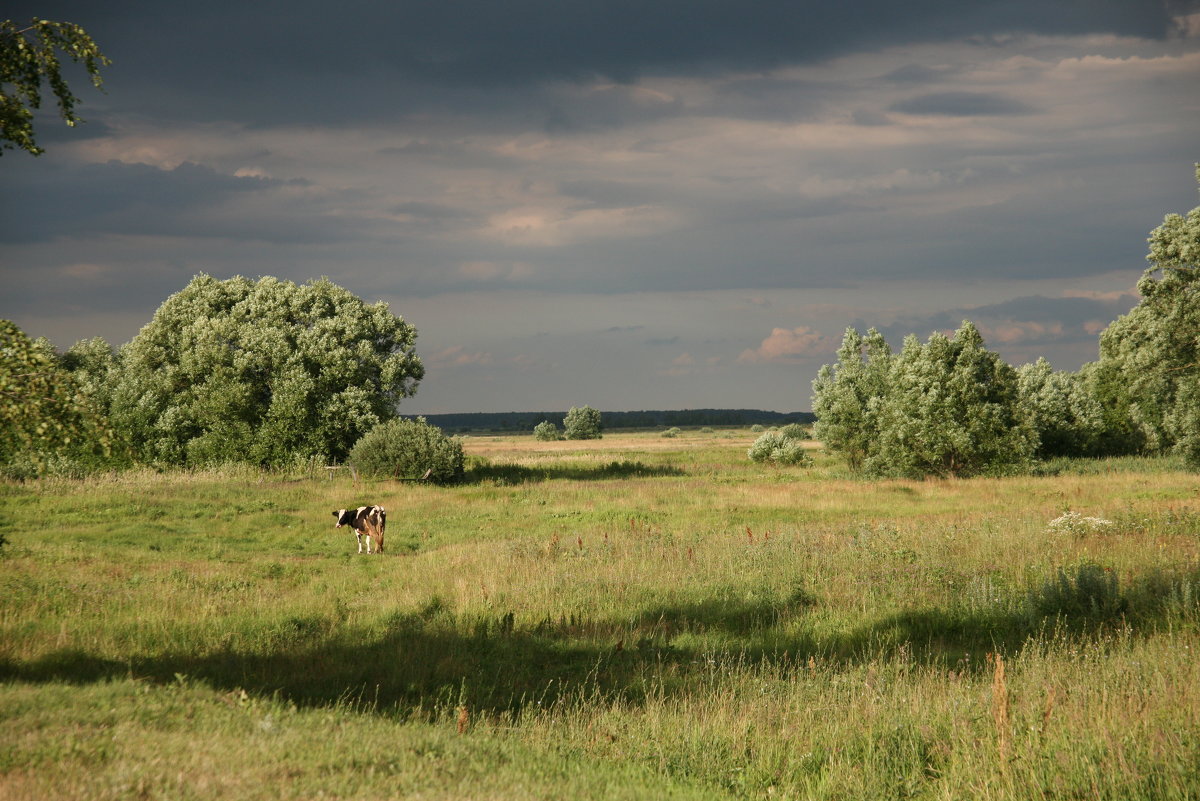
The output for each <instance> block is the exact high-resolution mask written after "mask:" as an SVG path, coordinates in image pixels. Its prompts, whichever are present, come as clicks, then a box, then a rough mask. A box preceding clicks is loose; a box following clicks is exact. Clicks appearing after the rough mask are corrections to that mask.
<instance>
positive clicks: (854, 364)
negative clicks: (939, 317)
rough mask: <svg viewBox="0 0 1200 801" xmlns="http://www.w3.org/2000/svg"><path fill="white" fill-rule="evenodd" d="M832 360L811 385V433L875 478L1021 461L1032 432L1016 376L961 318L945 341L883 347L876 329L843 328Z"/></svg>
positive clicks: (936, 337)
mask: <svg viewBox="0 0 1200 801" xmlns="http://www.w3.org/2000/svg"><path fill="white" fill-rule="evenodd" d="M838 359H839V361H838V364H837V365H836V366H835V367H830V366H828V365H827V366H825V367H823V368H822V369H821V372H820V374H819V375H818V377H817V380H816V381H815V382H813V393H814V394H813V410H814V411H815V412H816V414H817V424H816V430H815V434H816V437H817V439H820V440H821V441H822V442H823V443H824V445H825V447H826V448H828V449H829V450H830V451H833V452H834V453H838V454H840V455H841V456H843V457H844V458H845V459H846V461H847V463H848V464H849V465H850V467H851V468H852V469H855V470H862V471H863V472H865V473H867V474H870V475H876V476H913V477H916V476H927V475H939V476H972V475H979V474H986V473H1001V472H1006V471H1009V470H1012V469H1016V468H1019V467H1022V466H1024V465H1026V464H1027V463H1028V462H1029V460H1030V459H1031V458H1032V455H1033V451H1034V447H1035V445H1036V441H1037V436H1036V433H1035V432H1034V431H1033V428H1032V426H1031V425H1030V423H1029V421H1028V420H1027V419H1026V418H1025V417H1024V416H1023V415H1022V414H1021V412H1020V405H1019V395H1018V385H1017V372H1016V370H1014V369H1013V368H1012V367H1010V366H1009V365H1008V364H1006V363H1005V362H1003V361H1002V360H1001V359H1000V357H999V355H998V354H996V353H993V352H991V351H989V350H987V349H986V348H985V347H984V343H983V337H982V336H981V335H980V333H979V330H978V329H977V328H976V327H975V326H974V325H973V324H971V323H970V322H969V321H964V322H963V324H962V327H961V328H959V330H958V331H956V332H955V334H954V336H953V337H947V336H945V335H944V334H941V333H935V334H933V335H932V336H930V338H929V341H928V342H927V343H925V344H921V342H920V341H919V340H918V339H917V338H916V337H915V336H912V335H910V336H908V337H907V338H906V339H905V340H904V347H903V349H902V350H901V351H900V352H899V353H897V354H893V353H891V351H890V349H889V348H888V346H887V343H886V342H885V341H884V340H883V337H882V336H881V335H880V334H879V332H878V331H875V330H871V331H870V332H868V334H867V336H866V337H865V338H864V337H861V336H859V334H858V332H856V331H855V330H854V329H849V330H847V332H846V337H845V339H844V340H843V341H842V347H841V349H839V351H838Z"/></svg>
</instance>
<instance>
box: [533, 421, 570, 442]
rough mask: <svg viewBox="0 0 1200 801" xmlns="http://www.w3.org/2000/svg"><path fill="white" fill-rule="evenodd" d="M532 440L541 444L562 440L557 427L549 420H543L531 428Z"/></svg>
mask: <svg viewBox="0 0 1200 801" xmlns="http://www.w3.org/2000/svg"><path fill="white" fill-rule="evenodd" d="M533 438H534V439H538V440H542V441H543V442H554V441H556V440H560V439H562V438H563V436H562V433H561V432H560V431H559V430H558V426H556V425H554V423H551V422H550V421H549V420H543V421H542V422H540V423H538V424H537V425H536V426H534V427H533Z"/></svg>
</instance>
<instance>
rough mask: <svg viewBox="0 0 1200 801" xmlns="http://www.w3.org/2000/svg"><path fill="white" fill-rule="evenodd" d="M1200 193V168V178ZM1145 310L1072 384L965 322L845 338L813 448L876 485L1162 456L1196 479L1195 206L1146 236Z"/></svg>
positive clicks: (1199, 454) (1199, 237) (1110, 337)
mask: <svg viewBox="0 0 1200 801" xmlns="http://www.w3.org/2000/svg"><path fill="white" fill-rule="evenodd" d="M1196 178H1197V181H1198V182H1200V165H1197V168H1196ZM1149 243H1150V252H1149V254H1148V256H1147V260H1148V261H1149V263H1150V266H1149V267H1148V268H1147V269H1146V270H1145V272H1144V273H1143V275H1142V277H1141V280H1140V281H1139V282H1138V285H1137V289H1138V293H1139V295H1140V296H1141V299H1140V301H1139V302H1138V304H1137V306H1135V307H1134V308H1133V309H1132V310H1131V311H1130V312H1129V313H1128V314H1125V315H1123V316H1121V317H1120V318H1118V319H1117V320H1116V321H1115V322H1113V323H1112V324H1111V325H1109V326H1108V328H1106V329H1105V330H1104V331H1103V332H1102V333H1101V335H1100V341H1099V346H1100V347H1099V351H1100V355H1099V359H1098V360H1097V361H1095V362H1092V363H1089V364H1086V365H1084V366H1083V368H1082V369H1080V370H1079V371H1078V372H1069V371H1062V370H1054V369H1053V368H1052V367H1051V366H1050V364H1049V363H1048V362H1047V361H1046V360H1045V359H1039V360H1038V361H1037V362H1035V363H1033V364H1026V365H1023V366H1021V367H1019V368H1014V367H1012V366H1010V365H1008V364H1006V363H1004V362H1003V361H1002V360H1001V359H1000V357H999V355H997V354H996V353H993V352H991V351H988V350H987V349H986V348H985V346H984V342H983V337H982V336H981V335H980V332H979V330H978V328H976V327H975V326H974V325H973V324H972V323H971V322H969V321H964V322H963V324H962V327H961V328H959V329H958V331H956V332H955V333H954V334H953V335H952V336H946V335H945V334H942V333H935V334H933V335H932V336H931V337H930V338H929V339H928V341H927V342H924V343H922V342H920V341H919V340H918V339H917V337H915V336H913V335H909V336H908V337H907V338H906V339H905V340H904V344H903V346H902V347H901V349H900V351H899V352H898V353H894V352H893V351H892V350H891V348H890V347H889V345H888V343H887V342H886V341H885V340H884V338H883V337H882V335H880V333H879V332H878V331H877V330H875V329H871V330H869V331H867V332H866V334H865V335H863V334H860V333H859V332H858V331H856V330H855V329H853V328H851V329H848V330H847V331H846V334H845V338H844V339H843V340H842V345H841V348H840V349H839V350H838V354H837V355H838V360H837V363H836V364H834V365H826V366H824V367H823V368H822V369H821V371H820V373H819V375H818V377H817V379H816V380H815V381H814V382H813V411H814V412H815V413H816V415H817V423H816V426H815V436H816V438H817V439H820V440H821V441H822V442H823V443H824V444H825V447H826V448H827V449H829V450H831V451H833V452H835V453H837V454H839V455H840V456H842V457H843V458H844V459H845V461H846V463H847V464H848V465H849V466H850V467H851V468H852V469H853V470H855V471H859V472H862V473H864V474H867V475H874V476H925V475H940V476H970V475H981V474H997V473H1005V472H1014V471H1020V470H1024V469H1027V468H1028V467H1029V466H1030V465H1031V464H1032V463H1033V462H1034V461H1036V460H1045V459H1051V458H1054V457H1063V456H1114V455H1124V454H1167V453H1174V454H1178V455H1180V456H1182V457H1183V458H1184V460H1185V461H1186V463H1187V464H1188V465H1189V466H1190V467H1192V468H1193V469H1200V207H1197V208H1194V209H1192V210H1191V211H1190V212H1189V213H1188V214H1187V215H1186V216H1185V215H1179V214H1170V215H1167V217H1166V219H1165V220H1164V221H1163V223H1162V225H1160V226H1159V227H1158V228H1156V229H1154V231H1152V232H1151V234H1150V238H1149Z"/></svg>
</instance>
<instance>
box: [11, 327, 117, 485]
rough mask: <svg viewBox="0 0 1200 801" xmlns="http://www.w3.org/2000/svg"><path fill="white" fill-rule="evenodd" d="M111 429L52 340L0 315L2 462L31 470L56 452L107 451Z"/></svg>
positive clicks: (45, 463) (74, 454) (43, 466)
mask: <svg viewBox="0 0 1200 801" xmlns="http://www.w3.org/2000/svg"><path fill="white" fill-rule="evenodd" d="M110 446H111V435H110V431H109V429H108V426H107V425H106V424H105V422H104V420H103V417H102V415H101V414H100V412H99V410H98V409H97V408H96V405H95V404H94V403H93V401H92V399H91V398H90V396H89V395H88V393H87V392H86V391H85V389H84V388H83V387H82V386H81V385H80V384H79V383H78V382H77V381H76V380H75V378H74V376H73V375H72V374H71V373H70V372H68V371H67V370H66V369H64V368H63V367H62V365H61V364H59V361H58V358H57V356H56V354H55V353H54V349H53V348H52V347H51V346H50V343H49V342H47V341H46V340H44V339H38V340H32V339H30V338H29V337H28V336H27V335H26V334H25V332H23V331H22V330H21V329H20V328H18V327H17V326H16V324H15V323H12V322H10V321H8V320H0V465H4V466H6V467H7V468H8V469H9V471H10V472H12V471H13V470H16V471H17V472H18V473H23V474H24V473H28V474H31V475H34V474H37V473H40V472H42V471H44V470H45V469H46V468H47V466H48V465H49V464H50V463H51V462H52V461H53V460H54V459H56V458H63V457H66V458H75V459H77V458H79V457H96V456H102V455H105V454H107V452H108V451H109V448H110Z"/></svg>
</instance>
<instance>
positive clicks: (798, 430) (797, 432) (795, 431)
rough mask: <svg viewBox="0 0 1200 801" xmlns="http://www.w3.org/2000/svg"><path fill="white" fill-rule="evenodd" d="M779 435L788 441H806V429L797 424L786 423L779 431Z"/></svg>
mask: <svg viewBox="0 0 1200 801" xmlns="http://www.w3.org/2000/svg"><path fill="white" fill-rule="evenodd" d="M779 433H780V434H783V435H784V436H785V437H787V438H788V439H808V438H809V437H808V429H807V428H805V427H804V426H802V425H800V424H799V423H788V424H787V425H786V426H784V427H783V428H781V429H779Z"/></svg>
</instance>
